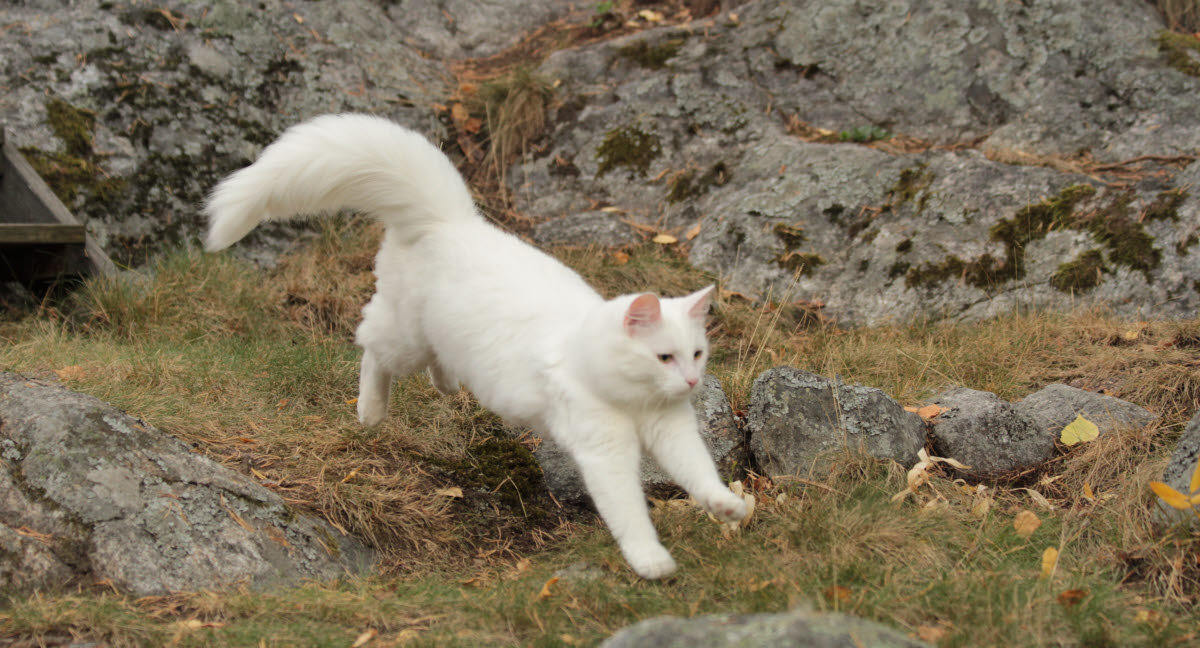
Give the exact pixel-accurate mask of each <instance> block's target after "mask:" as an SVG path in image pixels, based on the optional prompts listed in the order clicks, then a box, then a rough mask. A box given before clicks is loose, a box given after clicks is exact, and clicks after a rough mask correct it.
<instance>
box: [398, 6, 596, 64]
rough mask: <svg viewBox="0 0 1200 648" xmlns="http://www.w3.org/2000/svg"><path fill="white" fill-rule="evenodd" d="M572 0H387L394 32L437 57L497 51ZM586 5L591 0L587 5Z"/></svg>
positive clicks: (555, 15)
mask: <svg viewBox="0 0 1200 648" xmlns="http://www.w3.org/2000/svg"><path fill="white" fill-rule="evenodd" d="M577 4H578V3H576V2H572V1H570V0H532V1H530V0H527V1H525V2H521V3H519V4H514V3H513V2H511V0H482V1H481V0H439V1H438V2H388V3H385V6H386V7H387V15H388V18H390V19H391V21H392V23H393V25H392V28H393V29H394V30H395V32H396V35H397V36H399V37H401V38H403V39H404V41H405V42H406V43H408V44H410V45H412V46H414V47H416V48H417V49H419V50H421V51H422V52H425V53H426V54H428V55H430V56H431V57H434V58H437V59H462V58H468V57H486V56H491V55H493V54H498V53H500V52H501V51H503V50H504V49H505V48H507V47H509V46H511V45H513V44H514V43H515V42H516V41H517V40H518V39H519V38H520V36H521V35H522V33H523V32H527V31H532V30H533V29H534V28H535V27H538V26H541V25H543V24H545V23H548V22H551V21H552V20H555V19H557V18H560V17H562V16H565V15H567V14H568V13H570V12H571V10H572V9H573V8H574V7H575V5H577ZM589 7H590V5H589Z"/></svg>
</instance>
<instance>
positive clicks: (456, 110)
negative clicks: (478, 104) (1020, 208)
mask: <svg viewBox="0 0 1200 648" xmlns="http://www.w3.org/2000/svg"><path fill="white" fill-rule="evenodd" d="M450 118H451V119H453V120H454V121H456V122H458V123H460V124H461V123H463V122H465V121H467V120H468V119H470V118H471V111H469V110H467V107H466V106H464V105H462V104H461V103H458V102H455V103H453V104H450Z"/></svg>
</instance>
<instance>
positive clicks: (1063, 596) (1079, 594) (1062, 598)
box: [1056, 589, 1088, 608]
mask: <svg viewBox="0 0 1200 648" xmlns="http://www.w3.org/2000/svg"><path fill="white" fill-rule="evenodd" d="M1087 595H1088V591H1087V590H1085V589H1069V590H1064V591H1063V592H1062V593H1060V594H1059V595H1058V596H1057V597H1056V600H1057V601H1058V604H1059V605H1061V606H1063V607H1066V608H1069V607H1075V606H1076V605H1079V602H1080V601H1082V600H1083V599H1085V598H1087Z"/></svg>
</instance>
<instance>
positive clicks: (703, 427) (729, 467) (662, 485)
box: [533, 375, 746, 504]
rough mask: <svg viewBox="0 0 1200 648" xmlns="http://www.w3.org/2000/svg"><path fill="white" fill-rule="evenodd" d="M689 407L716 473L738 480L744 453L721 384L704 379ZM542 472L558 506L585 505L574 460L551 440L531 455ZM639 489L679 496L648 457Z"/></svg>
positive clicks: (676, 487)
mask: <svg viewBox="0 0 1200 648" xmlns="http://www.w3.org/2000/svg"><path fill="white" fill-rule="evenodd" d="M691 401H692V407H693V408H694V409H695V410H696V417H697V418H698V419H699V422H700V437H701V438H702V439H703V440H704V443H705V445H707V446H708V452H709V455H710V456H712V458H713V461H714V462H715V463H716V464H717V471H718V472H719V473H720V474H721V477H722V478H723V479H725V480H731V479H738V478H739V477H740V476H741V474H742V473H743V472H744V471H745V468H746V449H745V443H744V442H743V439H742V432H741V430H740V428H738V424H737V420H736V419H735V418H734V416H733V410H732V409H731V408H730V407H729V399H728V398H726V397H725V392H724V391H722V390H721V381H720V380H719V379H718V378H717V377H716V376H713V375H707V376H705V377H704V380H703V381H702V382H701V383H700V384H699V385H698V386H697V387H696V390H695V391H693V392H692V397H691ZM533 456H534V458H536V459H537V462H538V465H540V466H541V468H542V473H543V475H544V477H545V481H546V488H547V489H548V490H549V491H550V494H551V495H553V496H554V498H555V499H556V500H558V501H560V502H571V503H574V504H579V503H583V502H587V501H588V494H587V488H586V487H585V486H584V484H583V478H582V477H580V476H579V469H578V468H577V467H576V466H575V460H574V459H572V458H571V455H569V454H567V452H566V451H565V450H563V449H562V448H561V447H559V445H558V444H557V443H555V442H554V439H551V438H545V439H542V440H541V443H539V444H538V447H537V449H535V450H534V451H533ZM641 479H642V486H643V487H644V488H645V489H646V490H647V491H648V492H650V493H651V494H654V495H668V494H673V493H676V492H678V486H676V484H675V482H674V480H672V479H671V477H670V476H669V475H667V474H666V473H665V472H664V471H663V470H662V468H659V467H658V464H657V463H655V462H654V460H653V459H652V458H650V457H649V456H645V455H643V456H642V465H641Z"/></svg>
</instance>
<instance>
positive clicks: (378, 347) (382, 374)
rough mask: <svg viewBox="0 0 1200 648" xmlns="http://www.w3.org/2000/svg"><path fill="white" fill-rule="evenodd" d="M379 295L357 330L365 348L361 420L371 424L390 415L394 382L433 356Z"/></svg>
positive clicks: (360, 386) (360, 379) (415, 331)
mask: <svg viewBox="0 0 1200 648" xmlns="http://www.w3.org/2000/svg"><path fill="white" fill-rule="evenodd" d="M397 313H398V311H397V309H395V308H392V307H390V305H389V304H388V303H387V302H386V300H384V299H381V298H380V296H379V295H378V294H377V295H375V296H374V297H372V298H371V301H370V302H368V303H367V305H366V306H365V307H364V308H363V321H362V323H361V324H359V325H358V330H357V331H355V334H354V338H355V342H357V343H358V345H359V346H361V347H362V350H363V358H362V370H361V372H360V374H359V377H358V421H359V422H360V423H362V424H363V425H366V426H368V427H372V426H375V425H379V424H380V423H382V422H383V419H384V417H385V416H387V405H388V397H389V396H390V394H391V388H392V381H393V380H395V379H396V378H402V377H404V376H407V375H408V374H411V373H414V372H416V371H419V370H420V369H421V368H422V367H424V366H426V365H428V364H429V363H430V361H431V360H432V358H433V354H432V352H430V350H429V345H428V344H426V343H425V342H424V340H423V339H422V338H421V337H420V332H419V330H418V329H417V328H416V327H415V326H412V325H411V323H409V322H404V321H401V320H400V318H399V317H397Z"/></svg>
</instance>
